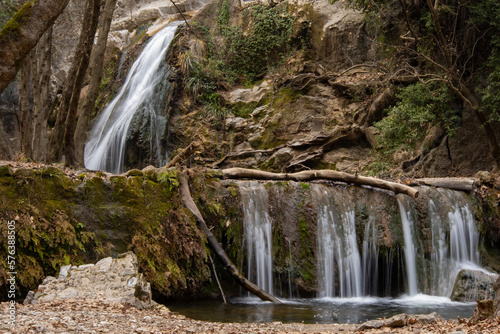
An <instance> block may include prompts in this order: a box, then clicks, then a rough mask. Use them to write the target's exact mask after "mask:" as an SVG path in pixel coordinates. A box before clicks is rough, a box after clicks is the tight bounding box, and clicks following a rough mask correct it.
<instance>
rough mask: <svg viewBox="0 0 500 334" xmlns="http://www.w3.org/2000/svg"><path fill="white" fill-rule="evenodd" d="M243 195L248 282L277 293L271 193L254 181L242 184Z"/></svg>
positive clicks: (241, 191)
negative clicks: (268, 195)
mask: <svg viewBox="0 0 500 334" xmlns="http://www.w3.org/2000/svg"><path fill="white" fill-rule="evenodd" d="M240 193H241V198H242V201H243V203H244V212H243V214H244V218H245V243H246V249H247V257H248V279H249V280H251V281H253V282H254V283H256V284H257V285H258V286H259V287H261V288H262V289H264V290H265V291H267V292H269V293H270V294H273V293H274V289H273V286H274V284H273V283H274V280H273V259H272V255H271V247H272V231H271V219H270V217H269V212H268V203H267V202H268V201H267V192H266V189H265V188H264V187H263V186H261V185H260V184H259V183H258V182H257V181H250V182H244V183H243V182H242V183H240Z"/></svg>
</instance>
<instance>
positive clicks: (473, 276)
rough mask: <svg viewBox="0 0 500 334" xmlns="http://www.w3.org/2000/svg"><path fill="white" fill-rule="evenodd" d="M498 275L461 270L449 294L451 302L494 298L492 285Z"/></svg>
mask: <svg viewBox="0 0 500 334" xmlns="http://www.w3.org/2000/svg"><path fill="white" fill-rule="evenodd" d="M497 278H498V275H497V274H495V273H488V272H486V271H482V270H471V269H462V270H461V271H460V272H459V273H458V275H457V278H456V280H455V285H454V286H453V290H452V293H451V297H450V298H451V300H453V301H460V302H466V301H476V300H483V299H489V298H494V297H495V290H494V288H493V285H494V284H495V281H496V280H497Z"/></svg>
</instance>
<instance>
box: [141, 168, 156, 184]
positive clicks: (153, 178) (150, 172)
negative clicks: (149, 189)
mask: <svg viewBox="0 0 500 334" xmlns="http://www.w3.org/2000/svg"><path fill="white" fill-rule="evenodd" d="M144 176H145V177H146V178H148V179H149V180H151V181H153V182H158V173H157V172H156V169H152V170H147V171H145V172H144Z"/></svg>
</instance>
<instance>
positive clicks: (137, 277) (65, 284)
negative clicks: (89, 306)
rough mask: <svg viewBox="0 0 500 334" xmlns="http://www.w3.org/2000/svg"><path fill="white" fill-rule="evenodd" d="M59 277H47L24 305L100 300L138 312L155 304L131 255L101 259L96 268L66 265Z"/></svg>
mask: <svg viewBox="0 0 500 334" xmlns="http://www.w3.org/2000/svg"><path fill="white" fill-rule="evenodd" d="M58 277H59V278H57V279H56V278H54V277H50V276H49V277H47V278H46V279H45V280H44V282H43V283H44V284H42V285H40V286H39V288H38V291H37V292H36V293H34V292H30V293H29V294H28V297H27V298H26V300H25V303H27V304H36V303H45V302H52V301H59V300H67V299H75V300H79V299H86V300H87V299H95V298H99V299H100V300H101V301H108V302H112V303H121V304H126V305H131V306H134V307H136V308H138V309H145V308H150V307H153V306H155V305H156V303H155V302H154V301H153V300H152V298H151V285H150V283H149V282H147V281H146V280H145V278H144V276H143V275H142V274H141V273H139V272H138V263H137V257H136V256H135V254H134V253H132V252H127V253H124V254H120V255H118V258H116V259H113V258H111V257H107V258H104V259H101V260H100V261H98V262H97V263H96V264H95V265H94V264H85V265H81V266H79V267H76V266H72V267H71V266H70V265H67V266H63V267H61V272H60V273H59V276H58ZM68 278H70V279H68Z"/></svg>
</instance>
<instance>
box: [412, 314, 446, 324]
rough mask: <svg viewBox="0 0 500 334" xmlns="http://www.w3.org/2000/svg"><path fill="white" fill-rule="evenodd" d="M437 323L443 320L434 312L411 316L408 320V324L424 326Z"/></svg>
mask: <svg viewBox="0 0 500 334" xmlns="http://www.w3.org/2000/svg"><path fill="white" fill-rule="evenodd" d="M438 321H444V318H443V317H442V316H440V315H439V314H437V313H436V312H432V313H429V314H416V315H412V316H410V317H409V318H408V321H407V322H408V323H410V322H413V323H416V322H418V323H420V324H424V325H428V324H432V323H434V322H438Z"/></svg>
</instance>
